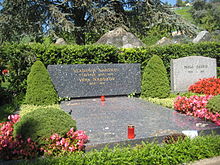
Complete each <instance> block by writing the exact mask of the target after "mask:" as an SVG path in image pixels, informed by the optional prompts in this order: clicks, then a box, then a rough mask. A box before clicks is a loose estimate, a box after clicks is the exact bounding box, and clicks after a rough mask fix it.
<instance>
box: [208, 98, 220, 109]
mask: <svg viewBox="0 0 220 165" xmlns="http://www.w3.org/2000/svg"><path fill="white" fill-rule="evenodd" d="M207 108H208V110H209V111H210V112H213V113H220V95H217V96H214V97H212V98H211V99H210V100H209V101H208V104H207Z"/></svg>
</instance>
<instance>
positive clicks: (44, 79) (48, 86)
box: [25, 61, 58, 105]
mask: <svg viewBox="0 0 220 165" xmlns="http://www.w3.org/2000/svg"><path fill="white" fill-rule="evenodd" d="M57 101H58V96H57V93H56V91H55V89H54V87H53V84H52V82H51V79H50V76H49V73H48V71H47V69H46V68H45V66H44V64H43V63H42V62H41V61H36V62H35V63H34V64H33V65H32V67H31V72H30V73H29V75H28V78H27V93H26V96H25V103H26V104H33V105H51V104H55V103H57Z"/></svg>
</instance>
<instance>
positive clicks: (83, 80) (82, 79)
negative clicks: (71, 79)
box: [79, 78, 90, 82]
mask: <svg viewBox="0 0 220 165" xmlns="http://www.w3.org/2000/svg"><path fill="white" fill-rule="evenodd" d="M79 81H80V82H89V81H90V79H89V78H81V79H79Z"/></svg>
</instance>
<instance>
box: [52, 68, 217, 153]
mask: <svg viewBox="0 0 220 165" xmlns="http://www.w3.org/2000/svg"><path fill="white" fill-rule="evenodd" d="M207 65H208V64H207ZM48 71H49V73H50V75H51V78H52V81H53V83H54V85H55V88H56V90H57V91H58V94H59V96H60V97H72V98H74V99H72V100H70V101H63V102H62V103H61V105H60V106H61V108H62V109H63V110H64V111H65V112H67V113H69V114H70V115H71V116H72V118H73V119H74V120H76V123H77V129H78V130H84V131H86V134H87V135H88V136H89V143H87V144H86V151H89V150H91V149H101V148H103V147H105V146H106V145H108V146H109V147H114V146H115V145H125V146H126V145H131V146H135V145H137V144H142V142H143V141H158V142H161V141H162V140H163V138H164V137H165V136H167V135H170V134H172V133H181V132H182V131H188V132H189V131H192V130H193V131H194V132H196V134H197V133H198V135H204V134H210V133H212V131H214V132H216V133H218V134H219V133H220V128H219V127H218V126H217V125H216V124H214V123H211V122H207V121H204V120H202V119H199V118H194V117H191V116H186V115H183V114H179V113H177V112H175V111H174V110H171V109H168V108H165V107H162V106H159V105H155V104H152V103H149V102H147V101H145V100H142V99H139V98H128V97H127V96H121V95H127V94H130V93H133V92H136V93H139V92H140V83H141V74H140V64H87V65H78V64H77V65H49V66H48ZM102 95H105V96H107V97H106V99H105V101H101V99H100V97H97V96H102ZM119 95H120V96H119ZM95 96H96V97H95ZM128 125H134V126H135V138H134V139H128V137H127V129H128Z"/></svg>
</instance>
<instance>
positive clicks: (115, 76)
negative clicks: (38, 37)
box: [48, 64, 141, 98]
mask: <svg viewBox="0 0 220 165" xmlns="http://www.w3.org/2000/svg"><path fill="white" fill-rule="evenodd" d="M48 71H49V73H50V76H51V79H52V82H53V84H54V86H55V89H56V90H57V92H58V95H59V96H60V97H71V98H77V97H91V96H102V95H104V96H110V95H127V94H131V93H140V90H141V89H140V86H141V72H140V64H76V65H49V66H48Z"/></svg>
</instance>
